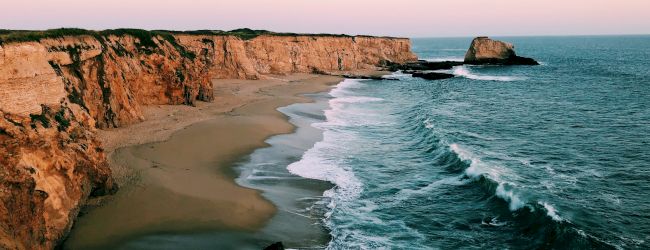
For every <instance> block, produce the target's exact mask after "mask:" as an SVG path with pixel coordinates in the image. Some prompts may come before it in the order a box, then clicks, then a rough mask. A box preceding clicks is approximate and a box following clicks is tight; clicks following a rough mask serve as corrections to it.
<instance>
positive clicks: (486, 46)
mask: <svg viewBox="0 0 650 250" xmlns="http://www.w3.org/2000/svg"><path fill="white" fill-rule="evenodd" d="M464 63H465V64H475V65H480V64H498V65H539V63H538V62H536V61H535V60H534V59H531V58H527V57H520V56H517V54H516V53H515V48H514V46H513V45H512V44H511V43H507V42H502V41H497V40H492V39H490V38H488V37H477V38H474V40H472V44H471V45H470V47H469V49H468V50H467V53H466V54H465V61H464Z"/></svg>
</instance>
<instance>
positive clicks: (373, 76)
mask: <svg viewBox="0 0 650 250" xmlns="http://www.w3.org/2000/svg"><path fill="white" fill-rule="evenodd" d="M341 76H342V77H344V78H348V79H370V80H391V81H397V80H399V79H397V78H394V77H383V76H378V75H341Z"/></svg>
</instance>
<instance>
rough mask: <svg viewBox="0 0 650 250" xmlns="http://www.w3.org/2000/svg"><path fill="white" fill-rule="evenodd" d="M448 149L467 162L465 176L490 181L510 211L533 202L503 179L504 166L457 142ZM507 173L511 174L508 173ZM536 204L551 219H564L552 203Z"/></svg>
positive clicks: (504, 173)
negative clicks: (491, 162) (492, 163)
mask: <svg viewBox="0 0 650 250" xmlns="http://www.w3.org/2000/svg"><path fill="white" fill-rule="evenodd" d="M449 149H450V150H451V151H452V152H454V153H455V154H456V155H458V157H459V158H460V159H461V160H463V161H466V162H468V163H469V167H468V168H466V169H465V172H464V174H465V175H466V176H467V177H469V178H471V179H473V180H477V181H479V180H481V179H483V181H487V182H491V183H493V184H494V185H496V188H495V189H494V195H495V196H496V197H499V198H501V199H502V200H504V201H506V202H507V203H508V208H509V209H510V211H517V210H520V209H522V208H524V207H526V206H531V205H532V204H534V203H532V202H531V201H528V200H527V199H525V198H524V197H525V196H524V194H522V191H521V190H519V189H518V188H517V184H515V183H513V182H509V181H504V180H503V178H502V176H503V175H506V173H507V172H508V171H507V170H506V169H505V168H502V167H499V166H493V165H489V164H486V163H484V162H483V161H482V160H481V159H480V158H479V157H477V156H476V155H474V154H473V153H472V152H471V151H469V150H467V149H465V148H463V147H461V146H460V145H458V144H455V143H454V144H451V145H449ZM508 175H512V174H511V173H508ZM538 204H539V205H542V207H543V208H544V210H546V214H547V215H548V216H549V217H550V218H552V219H553V220H555V221H564V220H565V219H563V218H562V217H560V216H559V215H558V211H557V209H555V207H553V205H551V204H549V203H547V202H538Z"/></svg>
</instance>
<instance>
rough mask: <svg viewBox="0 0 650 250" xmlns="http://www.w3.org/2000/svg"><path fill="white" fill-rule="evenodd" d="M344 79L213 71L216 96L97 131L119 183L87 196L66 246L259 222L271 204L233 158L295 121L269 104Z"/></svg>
mask: <svg viewBox="0 0 650 250" xmlns="http://www.w3.org/2000/svg"><path fill="white" fill-rule="evenodd" d="M342 80H343V78H341V77H337V76H322V75H310V74H294V75H289V76H282V77H278V78H272V77H270V78H269V79H266V80H221V79H220V80H214V81H213V83H214V84H215V102H214V103H199V104H198V105H197V107H184V106H168V105H160V106H151V107H147V108H146V109H145V114H146V117H147V120H146V121H145V122H142V123H139V124H134V125H131V126H127V127H125V128H120V129H113V130H108V131H100V132H99V134H100V138H101V139H102V142H103V143H104V145H105V148H106V151H107V153H108V156H109V162H110V165H111V168H112V170H113V171H114V175H115V178H116V180H117V182H118V183H119V184H120V185H121V186H122V190H121V191H120V192H118V193H117V194H116V195H115V196H113V197H109V198H108V199H105V200H100V201H97V202H95V204H92V203H91V204H90V207H92V208H90V209H85V211H84V214H83V216H81V217H79V219H78V220H77V222H76V224H75V226H74V228H73V230H72V231H71V233H70V235H69V237H68V239H67V240H66V242H65V243H64V245H63V246H64V248H79V247H93V248H113V247H116V246H120V245H123V244H121V243H122V242H120V241H125V240H126V241H128V240H131V239H134V238H138V237H141V236H145V235H150V234H157V233H174V232H178V233H188V232H195V231H198V232H201V231H205V230H236V231H254V230H257V229H260V228H261V227H263V226H264V225H265V224H266V223H267V221H269V220H270V218H272V217H273V215H274V214H275V213H276V208H275V206H274V205H273V204H272V203H271V202H270V201H268V200H266V199H264V198H263V197H262V195H261V191H258V190H253V189H250V188H245V187H242V186H239V185H237V184H236V183H235V178H236V177H237V176H235V174H234V169H233V168H232V166H233V165H234V163H236V162H237V161H238V160H240V159H241V158H242V157H244V156H246V155H249V154H251V153H252V152H253V151H254V150H255V149H257V148H263V147H268V146H269V144H267V143H266V142H265V141H266V140H267V139H268V138H270V137H272V136H274V135H278V134H287V133H292V132H293V131H294V130H295V129H296V127H295V126H294V125H293V124H291V123H290V122H289V121H288V117H287V116H286V115H285V114H283V113H281V112H280V111H278V110H277V108H279V107H284V106H288V105H290V104H293V103H304V102H311V101H312V100H311V99H310V98H307V97H304V96H301V95H304V94H308V93H318V92H323V91H326V90H327V89H329V88H331V86H332V85H335V84H338V83H339V82H341V81H342ZM206 149H207V150H206ZM215 191H217V192H215ZM114 242H120V243H119V244H114Z"/></svg>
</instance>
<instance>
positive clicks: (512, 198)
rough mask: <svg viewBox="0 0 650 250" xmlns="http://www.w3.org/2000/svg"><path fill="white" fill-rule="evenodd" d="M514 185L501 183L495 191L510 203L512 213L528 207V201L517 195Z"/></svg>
mask: <svg viewBox="0 0 650 250" xmlns="http://www.w3.org/2000/svg"><path fill="white" fill-rule="evenodd" d="M514 186H515V185H514V184H513V183H499V186H497V189H496V191H495V195H496V196H497V197H499V198H501V199H503V200H505V201H507V202H508V207H509V208H510V211H517V210H519V209H521V208H523V207H524V206H525V205H526V201H524V200H522V199H521V198H520V197H519V195H517V194H515V191H514Z"/></svg>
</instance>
